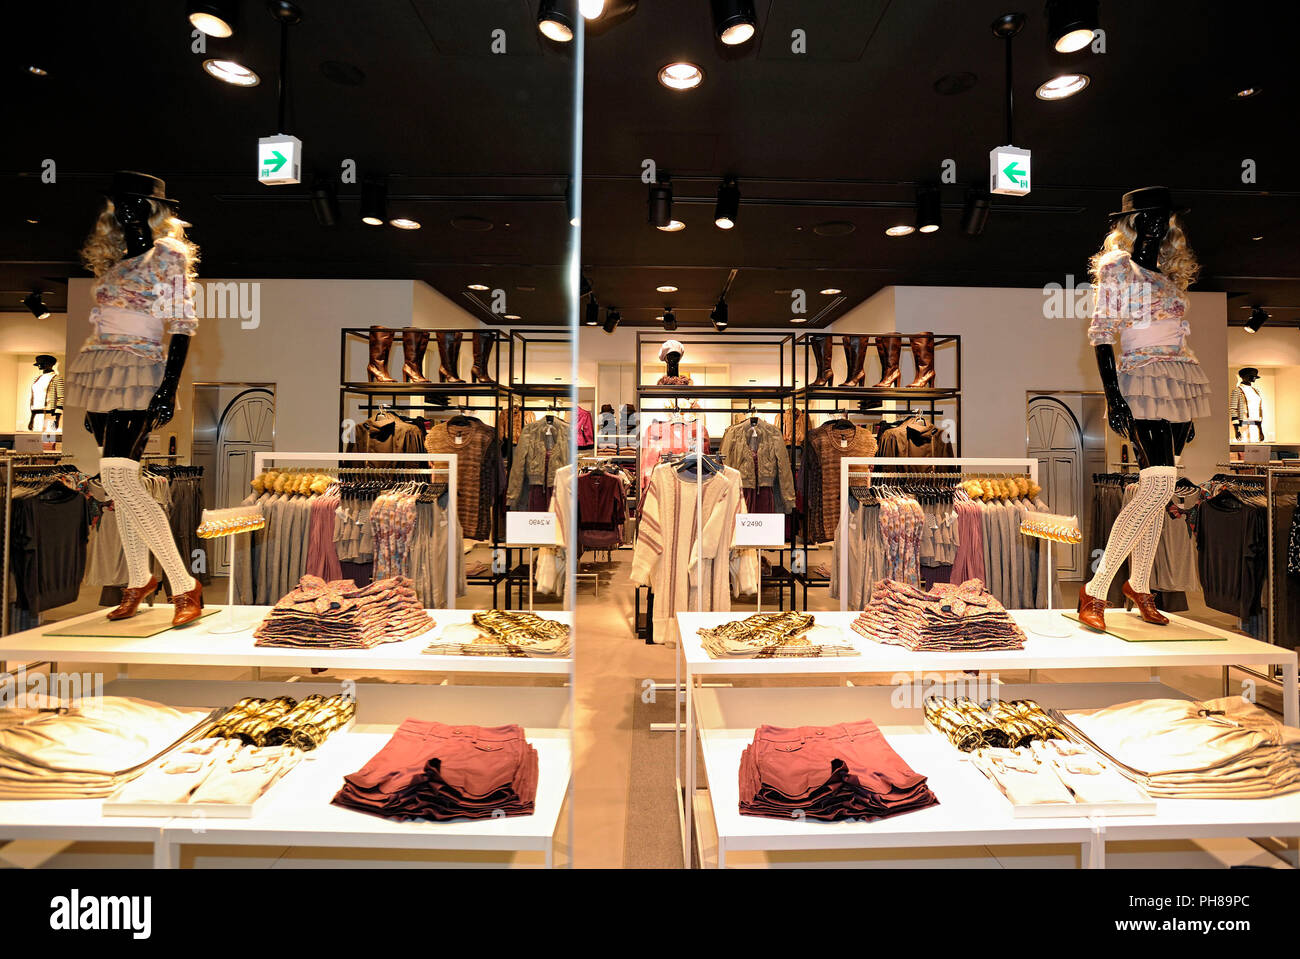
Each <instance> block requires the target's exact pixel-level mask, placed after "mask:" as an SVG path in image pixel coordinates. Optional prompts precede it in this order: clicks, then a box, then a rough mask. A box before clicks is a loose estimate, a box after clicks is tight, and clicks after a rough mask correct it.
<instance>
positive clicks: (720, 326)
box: [709, 300, 727, 333]
mask: <svg viewBox="0 0 1300 959" xmlns="http://www.w3.org/2000/svg"><path fill="white" fill-rule="evenodd" d="M709 319H711V320H712V321H713V328H714V329H715V330H717V331H718V332H719V333H721V332H723V331H724V330H726V328H727V301H726V300H718V305H717V306H715V307H714V308H713V312H712V313H710V314H709Z"/></svg>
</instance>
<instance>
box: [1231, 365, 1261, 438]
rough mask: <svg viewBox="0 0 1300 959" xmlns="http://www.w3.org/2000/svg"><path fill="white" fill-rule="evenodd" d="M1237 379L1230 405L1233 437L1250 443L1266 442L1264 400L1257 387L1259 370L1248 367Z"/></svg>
mask: <svg viewBox="0 0 1300 959" xmlns="http://www.w3.org/2000/svg"><path fill="white" fill-rule="evenodd" d="M1237 379H1238V382H1237V388H1236V389H1235V390H1234V391H1233V396H1232V400H1231V402H1230V404H1229V412H1230V413H1231V415H1232V433H1233V436H1234V437H1235V438H1236V439H1238V440H1240V439H1245V441H1246V442H1248V443H1261V442H1263V441H1264V399H1263V397H1262V396H1261V395H1260V393H1259V388H1258V387H1257V386H1255V381H1256V380H1257V379H1259V370H1257V369H1255V367H1253V366H1247V367H1245V368H1244V369H1241V370H1238V371H1237ZM1243 431H1244V433H1243Z"/></svg>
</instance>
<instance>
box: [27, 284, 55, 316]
mask: <svg viewBox="0 0 1300 959" xmlns="http://www.w3.org/2000/svg"><path fill="white" fill-rule="evenodd" d="M23 306H25V307H27V309H29V310H31V313H32V316H34V317H36V318H37V319H38V320H45V319H49V316H50V308H49V307H47V306H46V305H45V294H43V293H41V291H40V290H36V291H35V292H33V293H29V294H27V296H26V297H25V298H24V299H23Z"/></svg>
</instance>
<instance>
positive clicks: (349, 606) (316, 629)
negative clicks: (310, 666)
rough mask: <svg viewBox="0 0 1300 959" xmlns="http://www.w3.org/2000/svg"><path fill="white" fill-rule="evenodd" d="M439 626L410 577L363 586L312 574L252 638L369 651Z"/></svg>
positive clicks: (272, 643)
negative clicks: (427, 610)
mask: <svg viewBox="0 0 1300 959" xmlns="http://www.w3.org/2000/svg"><path fill="white" fill-rule="evenodd" d="M434 625H435V624H434V621H433V617H431V616H430V615H429V614H428V613H426V612H425V611H424V608H423V607H421V606H420V600H419V598H418V597H417V596H416V595H415V588H414V584H413V583H412V582H411V580H409V579H407V578H406V577H405V576H392V577H389V578H388V579H377V580H375V581H374V582H372V583H371V584H370V585H369V586H361V587H358V586H357V585H356V583H354V582H353V581H352V580H350V579H336V580H331V581H330V582H328V583H327V582H325V580H323V579H321V578H320V577H319V576H312V575H310V574H308V575H306V576H304V577H303V578H302V579H300V580H298V585H297V586H295V587H294V588H293V589H292V590H290V591H289V592H288V593H287V594H286V595H285V596H284V598H283V599H281V600H280V601H279V602H278V603H276V604H275V606H274V607H273V608H272V609H271V612H270V613H269V614H268V615H267V617H266V619H264V620H263V621H262V622H261V624H260V625H258V627H257V629H256V630H254V632H253V636H255V637H256V639H257V642H256V643H255V645H257V646H296V647H301V648H306V649H370V648H371V647H372V646H378V645H379V644H380V643H398V642H401V641H402V640H404V639H410V638H411V637H413V636H419V635H421V634H422V633H427V632H428V631H429V630H431V629H432V628H433V627H434Z"/></svg>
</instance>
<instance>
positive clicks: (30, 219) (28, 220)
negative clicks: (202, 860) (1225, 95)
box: [27, 216, 1263, 240]
mask: <svg viewBox="0 0 1300 959" xmlns="http://www.w3.org/2000/svg"><path fill="white" fill-rule="evenodd" d="M27 222H28V223H30V224H32V225H33V226H35V225H36V224H37V223H40V222H41V221H40V220H35V219H33V218H32V217H30V216H29V217H28V218H27ZM1255 239H1257V240H1262V239H1263V237H1262V236H1257V237H1255Z"/></svg>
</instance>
